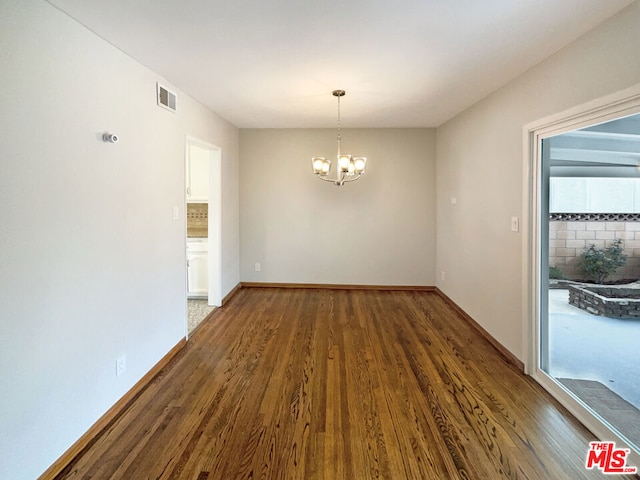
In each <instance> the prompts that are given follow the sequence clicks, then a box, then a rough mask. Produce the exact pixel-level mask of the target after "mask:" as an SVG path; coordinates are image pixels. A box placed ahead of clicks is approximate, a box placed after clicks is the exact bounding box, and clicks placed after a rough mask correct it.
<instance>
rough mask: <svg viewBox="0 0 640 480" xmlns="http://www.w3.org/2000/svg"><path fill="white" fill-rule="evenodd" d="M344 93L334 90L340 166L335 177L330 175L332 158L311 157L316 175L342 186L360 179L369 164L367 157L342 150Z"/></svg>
mask: <svg viewBox="0 0 640 480" xmlns="http://www.w3.org/2000/svg"><path fill="white" fill-rule="evenodd" d="M344 95H345V91H344V90H334V91H333V96H334V97H338V155H337V159H338V166H337V168H336V175H335V177H334V178H329V177H328V175H329V172H330V170H331V160H328V159H326V158H324V157H313V158H312V159H311V165H312V167H313V173H315V174H316V177H318V178H319V179H320V180H324V181H325V182H332V183H333V184H334V185H335V186H336V187H341V186H342V185H344V184H345V183H347V182H353V181H355V180H358V179H359V178H360V177H361V176H362V175H364V171H365V167H366V166H367V158H366V157H352V156H351V155H349V154H347V153H342V152H341V150H340V143H341V141H342V137H341V135H340V97H344Z"/></svg>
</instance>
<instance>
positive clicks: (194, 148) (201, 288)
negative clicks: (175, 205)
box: [185, 137, 222, 333]
mask: <svg viewBox="0 0 640 480" xmlns="http://www.w3.org/2000/svg"><path fill="white" fill-rule="evenodd" d="M221 188H222V150H221V149H220V148H219V147H217V146H215V145H211V144H209V143H207V142H204V141H202V140H199V139H196V138H193V137H187V138H186V146H185V203H186V208H185V211H186V218H187V221H186V226H185V227H186V231H185V238H186V248H185V251H186V257H187V258H186V274H185V277H186V289H187V319H188V322H187V333H190V332H192V331H193V330H194V329H195V328H196V327H197V326H198V324H199V323H200V322H201V321H202V320H203V319H204V318H205V317H206V316H207V315H208V314H209V313H210V312H211V310H213V309H214V308H215V307H219V306H220V305H221V303H222V245H221V242H222V238H221V237H222V235H221V233H222V227H221V222H222V218H221V215H222V191H221Z"/></svg>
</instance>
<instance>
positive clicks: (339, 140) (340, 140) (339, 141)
mask: <svg viewBox="0 0 640 480" xmlns="http://www.w3.org/2000/svg"><path fill="white" fill-rule="evenodd" d="M337 97H338V155H340V153H341V152H340V144H341V143H342V135H341V133H340V130H341V128H340V127H341V125H340V95H337Z"/></svg>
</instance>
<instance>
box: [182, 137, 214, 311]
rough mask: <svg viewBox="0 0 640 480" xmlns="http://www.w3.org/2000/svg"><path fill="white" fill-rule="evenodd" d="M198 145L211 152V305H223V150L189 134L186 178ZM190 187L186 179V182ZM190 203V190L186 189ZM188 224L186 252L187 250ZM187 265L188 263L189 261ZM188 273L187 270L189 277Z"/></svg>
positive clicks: (209, 228)
mask: <svg viewBox="0 0 640 480" xmlns="http://www.w3.org/2000/svg"><path fill="white" fill-rule="evenodd" d="M190 145H197V146H198V147H200V148H205V149H207V150H208V151H209V198H208V204H209V206H208V212H209V213H208V225H207V227H208V244H209V255H208V259H209V261H208V277H209V291H208V304H209V305H211V306H215V307H219V306H221V305H222V149H221V148H220V147H218V146H216V145H212V144H210V143H207V142H205V141H202V140H200V139H198V138H195V137H192V136H189V135H186V139H185V177H186V175H187V173H188V172H187V170H186V168H188V166H187V165H188V160H189V146H190ZM183 183H184V184H185V188H186V182H183ZM184 198H185V202H186V198H187V192H186V190H185V192H184ZM186 241H187V238H186V225H185V251H186ZM185 268H186V262H185ZM186 276H187V272H186V270H185V278H186Z"/></svg>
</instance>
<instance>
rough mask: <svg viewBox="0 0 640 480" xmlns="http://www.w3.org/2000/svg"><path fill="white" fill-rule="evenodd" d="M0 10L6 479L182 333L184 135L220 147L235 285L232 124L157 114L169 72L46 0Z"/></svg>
mask: <svg viewBox="0 0 640 480" xmlns="http://www.w3.org/2000/svg"><path fill="white" fill-rule="evenodd" d="M0 9H1V10H2V12H1V14H0V65H2V67H1V68H0V85H1V87H2V89H1V90H0V105H2V108H1V109H0V112H1V113H0V131H1V132H2V135H0V205H2V209H1V210H0V220H1V227H0V337H1V348H0V377H1V378H2V388H1V393H0V425H1V429H0V430H1V434H0V458H2V462H0V478H6V479H13V480H17V479H33V478H35V477H37V476H38V475H39V474H40V473H42V472H43V471H44V470H45V469H46V468H47V467H48V466H49V465H50V464H51V463H52V462H54V461H55V460H56V459H57V458H58V457H59V456H60V455H61V454H62V453H63V452H64V451H65V450H66V449H67V448H68V447H69V446H70V445H71V444H73V443H74V442H75V441H76V440H77V439H78V438H79V437H80V436H81V435H82V434H83V433H84V432H85V431H86V430H87V429H88V428H89V427H90V426H91V425H92V424H93V423H94V422H95V421H96V420H97V419H98V418H99V417H100V416H101V415H102V414H103V413H104V412H105V411H106V410H107V409H108V408H109V407H111V406H112V405H113V404H114V403H115V402H116V401H117V400H118V399H119V398H120V397H121V396H122V395H123V394H124V393H125V392H127V390H129V389H130V388H131V387H132V386H133V385H134V384H135V383H136V382H137V381H138V380H139V379H140V378H141V377H142V376H143V375H144V374H145V373H146V372H147V371H149V369H150V368H152V367H153V365H154V364H155V363H156V362H158V360H160V359H161V358H162V357H163V356H164V355H165V354H166V353H167V352H168V351H169V350H170V349H171V348H172V347H173V346H174V345H176V344H177V343H178V342H179V341H180V339H181V338H183V337H184V333H185V322H186V319H185V309H186V302H185V296H186V285H185V275H186V272H185V250H184V245H185V238H184V237H185V233H184V232H185V227H184V226H185V222H184V214H185V212H184V145H185V135H187V134H188V135H192V136H195V137H198V138H201V139H202V140H204V141H207V142H210V143H213V144H215V145H219V146H220V147H222V150H223V185H224V186H223V189H224V191H223V210H224V214H223V249H224V258H225V264H224V271H223V279H224V286H223V290H224V292H223V293H225V292H228V291H229V290H230V289H231V288H232V287H233V286H234V285H235V284H237V282H238V281H239V253H238V252H239V247H238V238H239V227H238V178H239V170H238V130H237V129H236V128H234V127H233V126H231V125H230V124H228V123H227V122H225V121H224V120H222V119H220V118H219V117H217V116H216V115H214V114H212V113H211V112H209V111H207V110H206V109H205V108H204V107H202V106H201V105H199V104H197V103H196V102H194V101H193V100H191V99H189V98H188V97H187V96H186V95H184V94H182V93H181V92H179V91H178V94H179V103H178V106H179V113H177V114H173V113H171V112H168V111H166V110H163V109H161V108H158V107H157V106H156V104H155V82H156V81H158V80H160V81H164V80H163V79H162V78H160V77H159V76H158V75H156V74H154V73H153V72H151V71H150V70H148V69H147V68H145V67H143V66H141V65H140V64H138V63H136V62H135V61H133V60H132V59H130V58H129V57H127V56H126V55H124V54H123V53H122V52H120V51H119V50H118V49H116V48H114V47H112V46H110V45H109V44H107V43H106V42H104V41H103V40H101V39H100V38H98V37H97V36H95V35H94V34H92V33H91V32H89V31H88V30H86V29H85V28H84V27H82V26H80V25H79V24H77V23H76V22H75V21H73V20H71V19H70V18H68V17H67V16H65V15H64V14H62V13H60V12H59V11H58V10H56V9H55V8H53V7H52V6H50V5H49V4H47V3H45V2H44V1H37V0H25V1H20V2H5V3H4V4H3V5H2V7H0ZM165 83H166V82H165ZM104 131H110V132H113V133H117V134H118V135H119V136H120V142H119V143H118V144H115V145H113V144H106V143H104V142H102V140H101V138H100V137H101V134H102V132H104ZM174 205H176V206H178V207H179V210H180V218H179V220H173V219H172V212H173V206H174ZM122 354H126V355H127V370H126V372H125V373H124V374H123V375H121V376H120V377H116V375H115V364H116V358H117V357H118V356H120V355H122Z"/></svg>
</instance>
